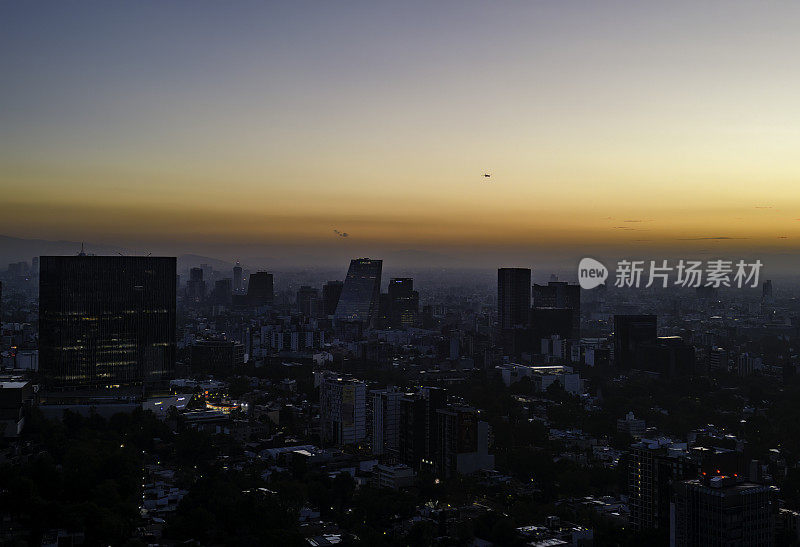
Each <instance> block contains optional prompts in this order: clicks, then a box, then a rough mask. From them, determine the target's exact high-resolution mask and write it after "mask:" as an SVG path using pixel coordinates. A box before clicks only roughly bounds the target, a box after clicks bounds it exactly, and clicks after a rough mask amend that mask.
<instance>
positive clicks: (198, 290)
mask: <svg viewBox="0 0 800 547" xmlns="http://www.w3.org/2000/svg"><path fill="white" fill-rule="evenodd" d="M205 297H206V282H205V281H204V280H203V268H192V269H190V270H189V281H187V282H186V298H188V299H189V300H190V301H191V302H195V303H196V302H202V301H203V300H204V299H205Z"/></svg>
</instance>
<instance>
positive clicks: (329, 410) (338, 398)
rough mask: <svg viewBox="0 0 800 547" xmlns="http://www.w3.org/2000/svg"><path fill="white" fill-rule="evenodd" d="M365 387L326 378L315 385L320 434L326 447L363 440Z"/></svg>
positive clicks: (347, 380) (362, 383) (337, 378)
mask: <svg viewBox="0 0 800 547" xmlns="http://www.w3.org/2000/svg"><path fill="white" fill-rule="evenodd" d="M366 391H367V390H366V384H364V382H359V381H357V380H352V379H347V378H341V377H338V376H333V375H327V376H325V377H324V378H322V380H321V383H320V386H319V413H320V434H321V437H322V442H323V443H324V444H327V445H336V446H346V445H354V444H358V443H360V442H363V441H364V440H365V438H366V414H367V412H366Z"/></svg>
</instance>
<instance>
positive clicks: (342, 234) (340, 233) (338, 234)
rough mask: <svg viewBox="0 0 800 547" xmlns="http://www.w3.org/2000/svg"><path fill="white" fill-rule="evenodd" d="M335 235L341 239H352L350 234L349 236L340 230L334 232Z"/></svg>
mask: <svg viewBox="0 0 800 547" xmlns="http://www.w3.org/2000/svg"><path fill="white" fill-rule="evenodd" d="M333 233H334V234H336V235H337V236H339V237H350V234H348V233H347V232H340V231H339V230H336V229H334V230H333Z"/></svg>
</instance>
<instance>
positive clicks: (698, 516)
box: [671, 476, 777, 547]
mask: <svg viewBox="0 0 800 547" xmlns="http://www.w3.org/2000/svg"><path fill="white" fill-rule="evenodd" d="M674 499H675V501H674V510H673V513H674V526H673V527H672V529H673V534H672V538H671V539H672V541H671V545H676V546H680V547H683V546H689V545H709V546H716V545H719V546H720V547H721V546H723V545H774V544H775V539H774V519H775V515H776V513H777V510H776V508H775V490H774V489H773V488H770V487H769V486H764V485H760V484H755V483H751V482H744V481H739V480H738V477H729V476H715V477H712V478H710V479H705V478H704V479H703V480H700V479H693V480H688V481H683V482H680V483H678V484H677V485H676V487H675V498H674Z"/></svg>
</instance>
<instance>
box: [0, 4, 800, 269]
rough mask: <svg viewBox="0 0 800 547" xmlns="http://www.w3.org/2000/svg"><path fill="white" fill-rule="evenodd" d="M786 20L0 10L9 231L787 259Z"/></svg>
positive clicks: (130, 239)
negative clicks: (770, 256)
mask: <svg viewBox="0 0 800 547" xmlns="http://www.w3.org/2000/svg"><path fill="white" fill-rule="evenodd" d="M798 26H800V3H797V2H737V1H719V2H696V1H692V2H684V1H672V2H641V1H629V2H613V1H610V2H597V1H591V2H588V1H587V2H583V1H555V0H553V1H527V2H510V1H508V2H506V1H497V2H489V1H481V2H473V1H465V0H459V1H452V2H451V1H437V2H429V1H428V2H415V1H409V0H404V1H402V2H374V1H372V2H355V1H346V2H323V1H318V2H304V1H292V2H266V1H262V2H249V1H237V2H219V1H213V2H206V1H191V2H188V1H186V2H184V1H177V0H175V1H171V2H163V1H140V0H137V1H135V2H133V1H129V2H120V1H111V0H103V1H95V2H93V1H82V2H71V1H63V0H62V1H53V2H12V1H8V0H0V195H2V200H0V203H2V206H0V234H3V235H6V236H13V237H21V238H39V239H67V240H74V241H81V240H85V241H92V242H96V243H98V244H105V245H120V246H128V247H132V248H141V249H159V248H164V247H166V246H171V248H175V249H178V248H180V249H181V250H182V251H186V252H207V253H217V254H220V253H227V254H228V255H232V254H234V253H251V254H252V256H256V255H258V254H259V253H261V254H269V253H275V252H280V253H288V254H289V255H291V254H292V253H296V254H297V256H298V257H299V256H303V257H305V258H304V259H308V260H309V261H312V260H313V259H314V257H315V256H320V257H329V256H334V255H335V256H337V257H340V256H357V255H363V254H366V253H369V254H372V255H373V256H375V255H380V254H381V253H390V252H399V251H403V250H415V251H421V252H427V253H437V255H441V256H447V257H462V258H464V260H467V261H472V262H474V263H485V261H487V260H500V261H502V260H503V259H504V258H507V259H512V258H513V259H514V260H525V258H524V257H526V256H528V255H530V256H541V255H544V254H550V255H552V256H566V255H575V256H578V255H586V254H589V255H591V254H592V253H594V254H598V253H601V252H606V253H617V254H620V253H627V254H636V253H652V254H656V253H672V254H687V255H690V254H697V253H700V254H703V253H711V254H719V255H723V254H727V255H731V256H732V257H735V256H738V255H742V254H748V253H749V254H751V255H752V254H759V253H761V254H764V255H769V254H775V255H785V256H793V255H794V254H796V251H797V250H798V247H799V245H798V243H799V242H800V161H798V159H797V158H798V157H799V156H798V150H800V100H798V97H800V64H799V62H798V59H797V52H798V51H800V33H798V32H797V28H798ZM485 173H490V174H491V177H490V178H486V177H484V176H483V175H484V174H485ZM344 234H347V236H346V237H345V236H344ZM430 256H433V255H430ZM520 257H523V258H520ZM226 258H230V256H226ZM298 260H299V259H298ZM492 266H494V264H492Z"/></svg>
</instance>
